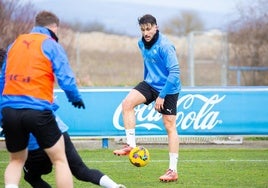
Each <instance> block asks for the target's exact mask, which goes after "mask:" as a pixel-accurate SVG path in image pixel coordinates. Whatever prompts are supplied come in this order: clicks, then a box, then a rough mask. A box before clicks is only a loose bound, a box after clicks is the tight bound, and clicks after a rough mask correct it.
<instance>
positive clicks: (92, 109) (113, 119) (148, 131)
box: [55, 87, 268, 137]
mask: <svg viewBox="0 0 268 188" xmlns="http://www.w3.org/2000/svg"><path fill="white" fill-rule="evenodd" d="M129 91H130V88H127V89H124V88H104V89H101V88H98V89H95V88H92V89H90V88H89V89H80V92H81V94H82V97H83V100H84V103H85V105H86V109H77V108H74V107H73V106H72V104H71V103H70V102H68V100H67V97H66V96H65V93H64V92H63V91H62V90H59V89H56V90H55V96H56V97H57V100H58V102H59V105H60V108H59V110H58V111H57V112H56V114H57V115H59V117H60V118H61V119H62V120H63V121H64V123H65V124H67V125H68V126H69V134H70V135H71V136H92V137H115V136H124V135H125V131H124V125H123V120H122V108H121V102H122V100H123V99H124V98H125V97H126V95H127V94H128V92H129ZM135 115H136V119H137V122H136V135H137V136H152V135H158V136H161V135H166V131H165V127H164V126H163V122H162V118H161V114H159V113H158V112H157V111H155V110H154V104H150V105H148V106H147V105H139V106H137V107H136V109H135ZM176 126H177V129H178V132H179V134H180V135H268V87H226V88H203V87H201V88H183V89H182V91H181V93H180V96H179V99H178V103H177V121H176Z"/></svg>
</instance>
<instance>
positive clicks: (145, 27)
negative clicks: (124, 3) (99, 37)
mask: <svg viewBox="0 0 268 188" xmlns="http://www.w3.org/2000/svg"><path fill="white" fill-rule="evenodd" d="M138 22H139V26H140V29H141V34H142V38H141V39H140V40H139V42H138V46H139V48H140V50H141V54H142V57H143V63H144V80H143V81H142V82H140V83H139V84H138V85H137V86H136V87H134V88H133V89H132V90H131V91H130V92H129V94H128V95H127V96H126V98H125V99H124V100H123V101H122V114H123V121H124V127H125V132H126V139H127V145H126V146H125V147H124V148H122V149H118V150H114V151H113V153H114V154H115V155H119V156H121V155H128V154H129V152H130V151H131V149H132V148H134V147H136V140H135V124H136V119H135V112H134V108H135V107H136V106H137V105H140V104H143V103H144V104H146V105H148V104H150V103H152V102H153V101H154V102H155V105H154V107H155V109H156V110H157V111H158V112H159V113H161V114H162V119H163V123H164V126H165V128H166V131H167V135H168V148H169V168H168V169H167V171H166V173H165V174H164V175H162V176H160V177H159V179H160V181H164V182H170V181H176V180H177V179H178V173H177V163H178V155H179V138H178V133H177V129H176V114H177V100H178V96H179V92H180V89H181V82H180V69H179V63H178V60H177V56H176V50H175V47H174V46H173V44H172V43H171V42H170V41H169V40H168V39H167V38H166V37H165V36H164V35H163V34H162V33H160V32H159V30H158V26H157V21H156V18H155V17H154V16H152V15H150V14H146V15H144V16H142V17H141V18H139V19H138Z"/></svg>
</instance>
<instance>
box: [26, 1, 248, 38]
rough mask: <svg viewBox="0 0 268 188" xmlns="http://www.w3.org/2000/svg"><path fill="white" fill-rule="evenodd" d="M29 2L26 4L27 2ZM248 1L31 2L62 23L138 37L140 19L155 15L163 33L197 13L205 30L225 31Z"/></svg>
mask: <svg viewBox="0 0 268 188" xmlns="http://www.w3.org/2000/svg"><path fill="white" fill-rule="evenodd" d="M24 1H27V0H24ZM247 1H249V0H57V1H54V0H32V1H31V3H33V4H34V5H35V6H36V7H37V8H38V9H45V10H49V11H53V12H54V13H56V14H57V15H58V16H59V17H60V18H61V19H63V20H67V21H79V22H81V23H89V22H94V21H97V22H99V23H102V24H103V25H104V26H105V27H106V28H108V29H112V30H114V31H120V32H122V33H124V32H126V33H127V34H130V35H139V29H138V25H137V18H138V17H140V16H142V15H143V14H146V13H150V14H153V15H154V16H155V17H156V18H157V20H158V25H159V28H160V30H161V26H162V25H163V24H164V22H165V21H167V20H169V19H170V18H172V17H174V16H176V15H179V13H180V11H182V10H194V11H196V12H197V13H198V14H199V15H200V17H201V19H202V20H203V21H204V22H205V27H206V29H208V30H209V29H223V28H224V27H225V26H226V24H227V23H228V21H229V20H230V19H231V18H232V16H234V13H235V11H236V6H237V5H238V4H239V3H240V4H241V2H243V3H245V2H247Z"/></svg>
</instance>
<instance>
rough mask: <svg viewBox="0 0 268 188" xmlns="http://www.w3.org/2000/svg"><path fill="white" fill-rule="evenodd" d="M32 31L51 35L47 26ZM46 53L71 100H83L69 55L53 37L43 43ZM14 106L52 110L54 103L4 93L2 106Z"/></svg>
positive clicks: (0, 89)
mask: <svg viewBox="0 0 268 188" xmlns="http://www.w3.org/2000/svg"><path fill="white" fill-rule="evenodd" d="M31 33H42V34H46V35H48V36H50V33H49V31H48V29H47V28H45V27H39V26H37V27H34V28H33V29H32V31H31ZM42 51H43V53H44V55H45V56H46V57H47V58H48V59H49V60H50V61H51V64H52V69H53V72H54V75H55V77H56V79H57V82H58V84H59V86H60V88H61V89H62V90H64V92H65V94H66V96H67V98H68V99H69V101H70V102H76V101H79V100H81V95H80V93H79V91H78V88H77V85H76V81H75V76H74V73H73V72H72V70H71V67H70V65H69V61H68V57H67V55H66V53H65V51H64V49H63V48H62V46H61V45H60V44H58V43H57V42H56V41H54V40H51V39H46V40H45V41H44V42H43V44H42ZM7 61H8V59H7V58H6V59H5V60H4V63H3V67H2V74H1V76H0V92H1V93H2V92H3V87H4V84H5V67H6V62H7ZM7 106H8V107H12V108H17V109H21V108H31V109H36V110H45V109H46V110H52V104H51V103H50V102H49V101H46V100H42V99H37V98H34V97H31V96H22V95H21V96H18V95H3V96H2V103H1V107H2V108H3V107H7Z"/></svg>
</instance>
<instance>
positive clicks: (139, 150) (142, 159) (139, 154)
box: [128, 146, 150, 167]
mask: <svg viewBox="0 0 268 188" xmlns="http://www.w3.org/2000/svg"><path fill="white" fill-rule="evenodd" d="M128 157H129V161H130V162H131V164H133V165H134V166H136V167H143V166H146V165H147V164H148V163H149V161H150V154H149V151H148V149H146V148H145V147H143V146H137V147H135V148H133V149H132V150H131V151H130V153H129V156H128Z"/></svg>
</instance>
